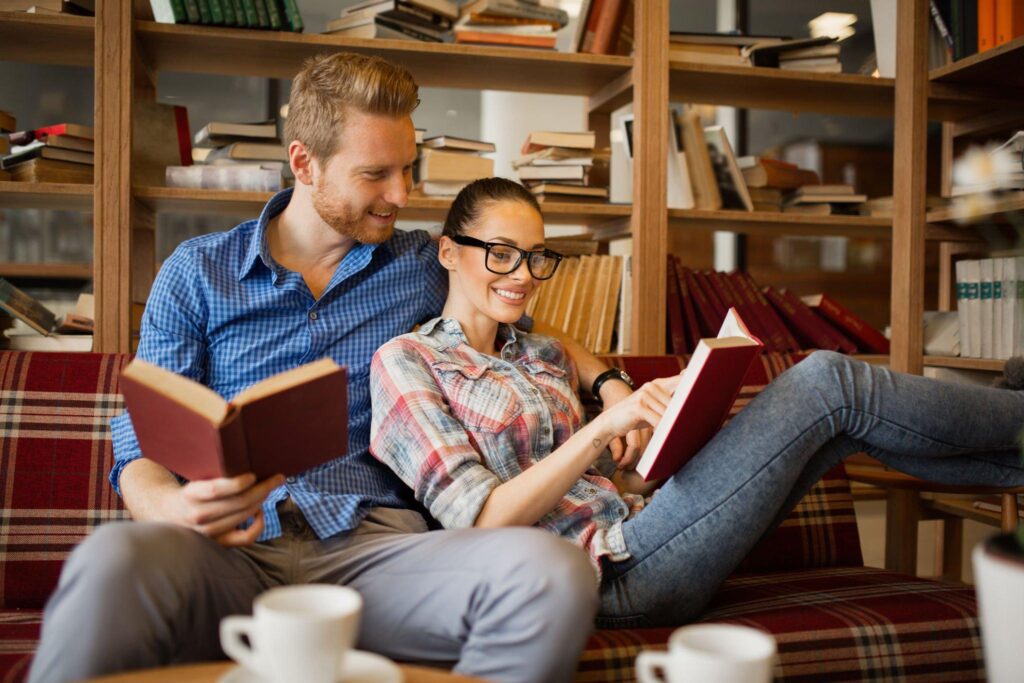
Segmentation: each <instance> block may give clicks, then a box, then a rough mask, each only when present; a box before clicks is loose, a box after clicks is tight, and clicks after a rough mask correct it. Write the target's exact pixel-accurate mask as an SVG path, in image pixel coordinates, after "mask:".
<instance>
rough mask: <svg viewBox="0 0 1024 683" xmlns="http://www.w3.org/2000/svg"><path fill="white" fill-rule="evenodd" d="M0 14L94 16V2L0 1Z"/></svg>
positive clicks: (85, 0) (89, 0) (86, 0)
mask: <svg viewBox="0 0 1024 683" xmlns="http://www.w3.org/2000/svg"><path fill="white" fill-rule="evenodd" d="M0 12H29V13H31V14H77V15H80V16H85V17H91V16H95V15H96V2H95V0H0Z"/></svg>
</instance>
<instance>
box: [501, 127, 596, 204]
mask: <svg viewBox="0 0 1024 683" xmlns="http://www.w3.org/2000/svg"><path fill="white" fill-rule="evenodd" d="M595 142H596V137H595V135H594V133H593V131H585V132H579V133H564V132H555V131H532V132H531V133H530V134H529V135H528V136H527V138H526V141H525V142H523V146H522V149H520V156H519V158H518V159H516V160H515V161H513V162H512V166H513V168H515V169H516V174H517V175H518V176H519V181H520V182H521V183H523V185H525V186H527V187H529V188H530V191H531V192H533V193H534V195H535V196H536V197H537V200H538V201H541V202H544V201H558V202H566V201H587V202H594V201H604V200H606V199H607V198H608V157H609V153H608V152H607V151H605V150H597V149H595V147H594V145H595Z"/></svg>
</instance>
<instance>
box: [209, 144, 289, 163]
mask: <svg viewBox="0 0 1024 683" xmlns="http://www.w3.org/2000/svg"><path fill="white" fill-rule="evenodd" d="M218 159H244V160H247V161H284V162H287V161H288V150H287V149H285V147H284V145H277V144H267V143H263V142H232V143H231V144H230V145H225V146H224V147H218V148H217V149H214V150H211V151H210V153H209V154H208V155H206V163H213V162H214V161H216V160H218Z"/></svg>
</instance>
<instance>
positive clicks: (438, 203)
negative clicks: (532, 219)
mask: <svg viewBox="0 0 1024 683" xmlns="http://www.w3.org/2000/svg"><path fill="white" fill-rule="evenodd" d="M134 194H135V197H136V199H138V200H139V201H141V202H142V203H143V204H145V205H146V206H148V207H149V208H151V209H152V210H154V211H156V212H158V213H161V212H162V213H193V214H210V215H228V216H246V217H252V216H255V215H258V214H259V212H260V211H261V210H262V209H263V205H264V204H266V203H267V201H268V200H269V199H270V197H271V196H272V193H270V192H236V191H229V190H194V189H189V188H181V187H136V188H135V190H134ZM450 206H451V200H450V199H444V198H434V197H410V198H409V204H408V206H406V207H405V208H404V209H402V210H401V211H400V212H399V221H403V220H406V221H439V222H440V221H442V220H444V217H445V215H447V213H448V209H449V207H450ZM541 209H542V210H543V212H544V219H545V222H547V223H550V224H577V223H579V224H586V225H598V224H601V223H605V222H608V221H615V220H622V219H628V217H629V215H630V214H631V213H632V207H630V206H625V205H619V204H582V203H575V202H573V203H568V202H544V203H543V204H542V205H541Z"/></svg>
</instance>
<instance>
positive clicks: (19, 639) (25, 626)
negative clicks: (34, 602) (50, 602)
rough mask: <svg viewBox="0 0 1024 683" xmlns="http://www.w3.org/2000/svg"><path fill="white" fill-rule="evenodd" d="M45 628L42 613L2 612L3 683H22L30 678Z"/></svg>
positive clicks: (0, 651)
mask: <svg viewBox="0 0 1024 683" xmlns="http://www.w3.org/2000/svg"><path fill="white" fill-rule="evenodd" d="M42 624H43V612H42V610H37V609H26V610H14V609H0V683H20V682H21V681H23V680H25V678H26V677H27V676H28V667H29V664H30V663H31V662H32V653H33V652H35V649H36V645H38V644H39V630H40V628H41V627H42Z"/></svg>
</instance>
